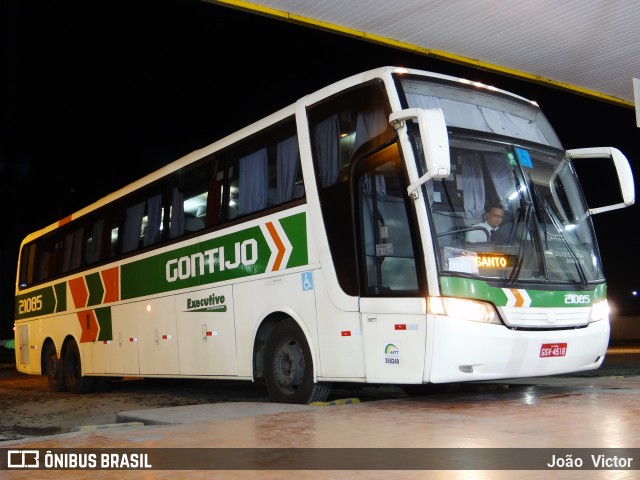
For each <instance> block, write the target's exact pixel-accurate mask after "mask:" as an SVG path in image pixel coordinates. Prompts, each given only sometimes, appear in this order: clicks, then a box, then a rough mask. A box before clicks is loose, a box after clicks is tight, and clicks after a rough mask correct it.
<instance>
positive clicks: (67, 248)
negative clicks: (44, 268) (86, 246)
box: [62, 228, 84, 272]
mask: <svg viewBox="0 0 640 480" xmlns="http://www.w3.org/2000/svg"><path fill="white" fill-rule="evenodd" d="M83 233H84V230H83V229H81V228H80V229H78V230H76V231H74V232H71V233H69V234H67V235H65V236H64V254H63V257H62V271H63V272H68V271H69V270H73V269H75V268H78V267H79V266H80V262H81V261H82V235H83Z"/></svg>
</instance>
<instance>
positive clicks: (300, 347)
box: [265, 319, 331, 404]
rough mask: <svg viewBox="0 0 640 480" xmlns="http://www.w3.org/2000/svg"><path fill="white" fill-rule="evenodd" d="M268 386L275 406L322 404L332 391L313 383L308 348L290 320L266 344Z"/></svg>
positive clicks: (326, 385) (280, 326) (266, 378)
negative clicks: (281, 404)
mask: <svg viewBox="0 0 640 480" xmlns="http://www.w3.org/2000/svg"><path fill="white" fill-rule="evenodd" d="M265 385H266V387H267V391H268V392H269V398H270V399H271V401H272V402H276V403H298V404H306V403H311V402H323V401H325V400H326V399H327V397H328V396H329V392H330V391H331V384H330V383H322V382H320V383H315V382H314V381H313V361H312V359H311V350H310V349H309V344H308V343H307V339H306V338H305V336H304V334H303V333H302V331H301V330H300V327H298V325H297V324H296V322H295V321H293V320H291V319H289V320H283V321H282V322H281V323H280V324H279V325H278V326H277V327H276V328H275V329H274V331H273V332H272V333H271V336H270V337H269V340H268V342H267V348H266V359H265Z"/></svg>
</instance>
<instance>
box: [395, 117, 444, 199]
mask: <svg viewBox="0 0 640 480" xmlns="http://www.w3.org/2000/svg"><path fill="white" fill-rule="evenodd" d="M412 119H417V120H418V128H419V129H420V139H421V141H422V150H423V151H424V156H425V161H426V164H427V172H426V173H425V174H424V175H423V176H422V177H420V178H419V179H418V180H416V181H415V182H413V183H412V184H411V185H409V187H408V189H407V191H408V192H409V196H410V197H412V198H417V197H416V195H417V189H418V187H419V186H420V185H422V184H423V183H425V182H426V181H427V180H430V179H432V178H446V177H448V176H449V173H450V171H451V160H450V158H449V135H448V134H447V124H446V122H445V120H444V113H442V110H441V109H440V108H429V109H426V108H408V109H406V110H401V111H399V112H394V113H392V114H391V115H389V123H391V125H393V127H394V128H396V129H398V128H400V127H402V126H403V125H404V122H406V121H407V120H412Z"/></svg>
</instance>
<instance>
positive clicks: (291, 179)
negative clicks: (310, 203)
mask: <svg viewBox="0 0 640 480" xmlns="http://www.w3.org/2000/svg"><path fill="white" fill-rule="evenodd" d="M270 160H271V159H270ZM272 163H273V162H271V161H270V162H269V186H270V187H271V186H273V185H275V188H270V189H269V190H270V191H269V204H270V205H280V204H281V203H284V202H288V201H290V200H293V199H294V198H301V197H303V196H304V182H303V181H302V169H301V168H300V151H299V149H298V136H297V135H293V136H291V137H289V138H287V139H285V140H283V141H281V142H278V144H277V147H276V162H275V163H276V165H275V167H276V168H272ZM274 173H275V178H274V177H273V174H274Z"/></svg>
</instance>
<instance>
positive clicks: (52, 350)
mask: <svg viewBox="0 0 640 480" xmlns="http://www.w3.org/2000/svg"><path fill="white" fill-rule="evenodd" d="M44 365H45V374H46V375H47V382H48V383H49V389H50V390H51V391H52V392H63V391H64V390H65V383H64V372H63V368H62V360H61V359H59V358H58V352H57V351H56V346H55V345H54V344H53V343H49V345H47V348H46V350H45V353H44Z"/></svg>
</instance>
